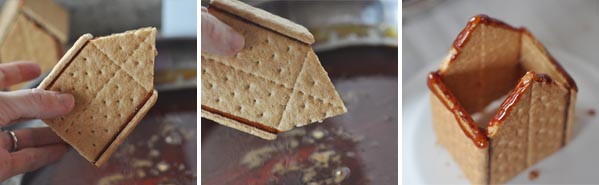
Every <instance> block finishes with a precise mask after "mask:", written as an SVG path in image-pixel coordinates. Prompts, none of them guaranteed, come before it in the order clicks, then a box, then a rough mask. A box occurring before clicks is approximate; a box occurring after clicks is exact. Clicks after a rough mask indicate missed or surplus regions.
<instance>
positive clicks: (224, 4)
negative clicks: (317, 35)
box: [210, 0, 314, 44]
mask: <svg viewBox="0 0 599 185" xmlns="http://www.w3.org/2000/svg"><path fill="white" fill-rule="evenodd" d="M210 6H215V7H217V8H219V9H222V10H225V11H226V12H228V13H231V14H233V15H237V16H239V17H242V18H244V19H247V20H249V21H250V22H254V23H256V24H259V25H261V26H264V27H266V28H269V29H270V30H272V31H276V32H279V33H281V34H283V35H287V36H288V37H291V38H295V39H297V40H299V41H302V42H304V43H306V44H313V43H314V36H313V35H312V34H311V33H310V32H309V31H308V29H306V28H305V27H303V26H301V25H299V24H296V23H294V22H291V21H289V20H287V19H284V18H281V17H279V16H277V15H274V14H271V13H269V12H267V11H264V10H262V9H258V8H254V7H252V6H250V5H247V4H245V3H243V2H240V1H237V0H211V1H210Z"/></svg>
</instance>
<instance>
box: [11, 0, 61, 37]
mask: <svg viewBox="0 0 599 185" xmlns="http://www.w3.org/2000/svg"><path fill="white" fill-rule="evenodd" d="M20 1H23V10H22V11H23V13H25V14H27V15H28V16H29V17H31V19H33V20H35V22H36V23H38V24H39V25H40V26H41V27H43V28H44V29H45V30H47V31H48V33H50V34H52V35H53V36H54V37H56V38H57V39H58V40H59V41H60V42H61V43H63V44H64V43H66V42H67V41H68V40H69V14H68V13H67V11H66V10H65V9H64V8H63V7H61V6H59V5H58V4H56V3H54V1H52V0H20Z"/></svg>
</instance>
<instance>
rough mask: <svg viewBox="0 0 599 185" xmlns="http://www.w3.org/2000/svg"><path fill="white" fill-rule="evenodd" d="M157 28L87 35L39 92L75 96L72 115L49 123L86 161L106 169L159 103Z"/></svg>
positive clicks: (57, 67)
mask: <svg viewBox="0 0 599 185" xmlns="http://www.w3.org/2000/svg"><path fill="white" fill-rule="evenodd" d="M155 37H156V29H155V28H142V29H138V30H132V31H127V32H124V33H120V34H113V35H110V36H105V37H99V38H95V39H94V38H93V37H92V36H91V35H90V34H86V35H83V36H81V37H80V38H79V39H78V40H77V42H75V44H74V45H73V47H72V48H71V49H70V50H69V51H68V52H67V53H66V54H65V56H63V58H62V59H61V60H60V61H59V63H58V64H57V66H56V67H55V68H54V69H53V70H52V71H51V72H50V74H49V75H48V77H46V78H45V79H44V80H43V81H42V83H41V84H40V86H39V87H38V88H40V89H46V90H52V91H59V92H67V93H71V94H73V96H74V97H75V107H74V109H73V111H72V112H71V113H69V114H68V115H66V116H62V117H59V118H56V119H47V120H44V122H46V124H48V126H49V127H50V128H52V130H54V132H56V133H57V135H58V136H60V137H61V138H62V139H63V140H65V141H66V142H67V143H69V144H70V145H71V146H72V147H73V148H75V150H77V151H78V152H79V153H80V154H81V155H82V156H83V157H84V158H86V159H87V160H88V161H90V162H92V163H93V164H94V165H96V166H101V165H102V164H104V163H105V162H106V160H107V159H108V158H109V157H110V155H111V154H112V153H113V152H114V151H115V150H116V149H117V148H118V146H119V145H120V144H121V143H122V142H123V141H124V140H125V138H126V137H127V136H128V135H129V133H130V132H131V131H132V130H133V129H134V128H135V126H136V125H137V124H138V123H139V121H141V119H142V118H143V116H144V115H145V114H146V113H147V112H148V110H149V109H150V108H151V107H152V106H153V105H154V103H155V102H156V99H157V96H158V93H157V92H156V91H155V90H154V89H153V88H154V85H153V75H154V72H153V71H154V58H155V56H156V54H157V52H156V48H155Z"/></svg>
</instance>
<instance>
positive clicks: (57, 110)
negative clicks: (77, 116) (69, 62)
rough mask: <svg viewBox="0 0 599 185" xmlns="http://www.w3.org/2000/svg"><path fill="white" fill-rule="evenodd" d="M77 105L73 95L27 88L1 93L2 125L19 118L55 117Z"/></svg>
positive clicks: (0, 121) (0, 124) (0, 117)
mask: <svg viewBox="0 0 599 185" xmlns="http://www.w3.org/2000/svg"><path fill="white" fill-rule="evenodd" d="M74 106H75V99H74V98H73V95H71V94H66V93H59V92H54V91H46V90H42V89H27V90H19V91H13V92H4V93H0V115H2V116H0V126H4V125H7V124H9V123H10V121H12V120H16V119H19V118H39V119H46V118H53V117H57V116H61V115H65V114H67V113H69V112H70V111H71V110H72V109H73V107H74Z"/></svg>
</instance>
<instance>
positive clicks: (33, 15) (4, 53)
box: [0, 0, 68, 90]
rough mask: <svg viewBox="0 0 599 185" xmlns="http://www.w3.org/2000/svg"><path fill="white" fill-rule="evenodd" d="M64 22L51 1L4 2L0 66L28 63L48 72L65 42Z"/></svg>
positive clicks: (0, 34) (63, 15)
mask: <svg viewBox="0 0 599 185" xmlns="http://www.w3.org/2000/svg"><path fill="white" fill-rule="evenodd" d="M67 22H68V17H67V13H66V11H65V10H63V9H62V8H61V7H59V6H58V5H56V4H54V3H53V2H52V1H50V0H22V1H19V0H7V1H6V3H5V5H4V8H3V11H2V18H1V19H0V63H7V62H14V61H22V60H30V61H35V62H36V63H38V64H39V65H40V68H41V71H42V73H45V72H48V71H50V70H51V69H52V67H53V66H54V65H55V64H56V61H58V60H59V59H60V57H61V55H62V52H63V46H64V44H65V43H66V41H67V35H68V24H67ZM25 84H26V83H20V84H17V85H14V86H12V87H10V89H12V90H15V89H20V88H21V87H23V85H25Z"/></svg>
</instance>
